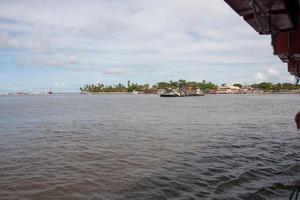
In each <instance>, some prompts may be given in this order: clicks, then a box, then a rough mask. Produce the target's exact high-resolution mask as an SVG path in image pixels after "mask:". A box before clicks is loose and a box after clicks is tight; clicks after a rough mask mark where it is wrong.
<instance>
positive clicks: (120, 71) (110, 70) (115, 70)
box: [102, 68, 126, 75]
mask: <svg viewBox="0 0 300 200" xmlns="http://www.w3.org/2000/svg"><path fill="white" fill-rule="evenodd" d="M102 73H103V74H107V75H121V74H125V73H126V71H125V70H124V69H120V68H107V69H104V70H103V71H102Z"/></svg>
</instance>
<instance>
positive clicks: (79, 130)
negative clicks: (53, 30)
mask: <svg viewBox="0 0 300 200" xmlns="http://www.w3.org/2000/svg"><path fill="white" fill-rule="evenodd" d="M299 99H300V96H297V95H261V96H258V95H257V96H256V95H240V96H238V95H228V96H222V95H218V96H216V95H215V96H214V95H211V96H209V95H207V96H205V97H187V98H160V97H158V96H155V95H153V96H152V95H145V96H144V95H136V96H131V95H96V96H85V95H52V96H23V97H20V96H15V97H0V199H113V200H114V199H116V200H117V199H204V200H205V199H288V196H289V195H290V194H291V190H292V186H293V184H294V182H295V181H297V180H300V133H298V132H297V131H296V130H295V125H294V122H293V119H294V115H295V112H296V111H298V110H300V104H299Z"/></svg>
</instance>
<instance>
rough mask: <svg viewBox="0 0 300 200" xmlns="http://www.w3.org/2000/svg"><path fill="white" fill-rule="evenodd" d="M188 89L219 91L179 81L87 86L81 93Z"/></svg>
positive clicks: (206, 84)
mask: <svg viewBox="0 0 300 200" xmlns="http://www.w3.org/2000/svg"><path fill="white" fill-rule="evenodd" d="M181 87H188V88H191V89H197V88H199V89H201V90H204V91H207V90H217V89H218V86H217V85H215V84H213V83H211V82H206V81H205V80H203V81H202V82H196V81H186V80H182V79H180V80H178V81H169V82H158V83H156V84H154V85H153V86H152V87H150V85H149V84H137V83H131V82H130V81H128V82H127V85H126V86H125V85H123V84H121V83H119V84H116V85H104V84H90V85H89V84H86V85H85V86H83V87H80V91H82V92H132V91H145V90H153V91H157V90H160V89H167V88H181Z"/></svg>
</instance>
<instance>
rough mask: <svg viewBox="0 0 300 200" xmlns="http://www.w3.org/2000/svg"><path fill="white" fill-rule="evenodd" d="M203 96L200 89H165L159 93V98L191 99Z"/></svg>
mask: <svg viewBox="0 0 300 200" xmlns="http://www.w3.org/2000/svg"><path fill="white" fill-rule="evenodd" d="M191 96H204V92H203V91H201V90H200V89H196V90H192V91H188V90H184V89H171V88H169V89H165V90H163V91H162V92H161V93H160V97H191Z"/></svg>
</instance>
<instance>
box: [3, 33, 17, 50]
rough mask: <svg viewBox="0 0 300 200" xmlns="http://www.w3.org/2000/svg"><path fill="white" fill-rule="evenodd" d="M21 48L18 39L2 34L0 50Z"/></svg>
mask: <svg viewBox="0 0 300 200" xmlns="http://www.w3.org/2000/svg"><path fill="white" fill-rule="evenodd" d="M19 47H20V44H19V40H18V39H16V38H14V37H11V36H9V35H7V34H4V33H0V49H1V48H3V49H14V48H19Z"/></svg>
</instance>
